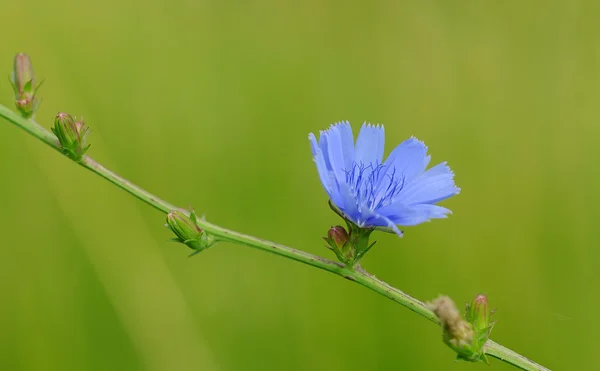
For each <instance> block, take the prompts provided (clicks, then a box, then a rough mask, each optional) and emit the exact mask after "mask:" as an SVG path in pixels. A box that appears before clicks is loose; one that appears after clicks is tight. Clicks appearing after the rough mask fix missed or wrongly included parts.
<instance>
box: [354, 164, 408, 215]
mask: <svg viewBox="0 0 600 371" xmlns="http://www.w3.org/2000/svg"><path fill="white" fill-rule="evenodd" d="M344 173H345V174H346V184H348V185H349V186H350V189H351V190H352V192H353V193H354V196H355V197H356V203H357V205H358V207H359V210H360V207H361V206H365V207H368V208H369V209H371V210H375V209H379V208H381V207H384V206H387V205H389V204H391V203H392V200H393V199H394V197H396V196H397V195H398V193H400V191H401V190H402V188H403V187H404V181H405V177H404V174H397V173H396V168H395V167H394V168H389V167H388V166H384V165H381V164H373V163H371V164H369V165H365V164H363V163H360V164H359V163H356V162H354V163H353V164H352V168H351V169H350V170H344Z"/></svg>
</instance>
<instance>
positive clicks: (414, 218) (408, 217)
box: [393, 205, 451, 226]
mask: <svg viewBox="0 0 600 371" xmlns="http://www.w3.org/2000/svg"><path fill="white" fill-rule="evenodd" d="M410 210H411V212H410V213H406V214H405V215H402V216H400V217H397V218H394V219H393V221H394V222H395V223H397V224H399V225H405V226H412V225H417V224H421V223H424V222H427V221H429V220H430V219H438V218H446V217H447V215H448V214H450V213H451V211H450V210H448V209H446V208H445V207H441V206H437V205H416V206H413V207H411V208H410Z"/></svg>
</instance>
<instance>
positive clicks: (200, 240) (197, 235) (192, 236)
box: [167, 210, 216, 255]
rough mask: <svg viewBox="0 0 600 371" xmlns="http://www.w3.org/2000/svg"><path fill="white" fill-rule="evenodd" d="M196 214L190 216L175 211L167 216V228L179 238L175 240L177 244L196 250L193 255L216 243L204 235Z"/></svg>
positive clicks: (192, 213)
mask: <svg viewBox="0 0 600 371" xmlns="http://www.w3.org/2000/svg"><path fill="white" fill-rule="evenodd" d="M195 221H196V214H195V213H194V211H192V212H191V214H190V216H187V215H186V214H185V213H183V212H181V211H178V210H174V211H171V212H170V213H169V214H167V227H169V229H170V230H171V231H173V233H175V235H176V236H177V237H176V238H175V239H173V240H174V241H175V242H181V243H183V244H185V245H186V246H188V247H189V248H190V249H192V250H194V253H192V255H193V254H196V253H199V252H200V251H202V250H204V249H206V248H209V247H210V246H212V245H213V244H214V243H215V242H216V241H215V240H214V239H213V238H212V237H211V236H209V235H208V234H206V233H204V231H203V230H202V229H201V228H200V227H198V225H197V224H196V222H195Z"/></svg>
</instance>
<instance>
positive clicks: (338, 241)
mask: <svg viewBox="0 0 600 371" xmlns="http://www.w3.org/2000/svg"><path fill="white" fill-rule="evenodd" d="M323 239H324V240H325V241H326V242H327V248H328V249H330V250H332V251H333V252H334V253H335V255H336V256H337V258H338V259H339V260H340V261H341V262H343V263H345V264H348V263H350V262H351V261H352V260H353V259H354V257H355V254H354V253H355V252H354V249H353V247H352V244H351V243H350V241H349V240H350V236H349V235H348V232H346V230H345V229H344V227H342V226H341V225H337V226H335V227H331V228H330V229H329V230H328V231H327V237H323Z"/></svg>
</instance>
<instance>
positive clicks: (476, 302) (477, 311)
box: [466, 295, 490, 332]
mask: <svg viewBox="0 0 600 371" xmlns="http://www.w3.org/2000/svg"><path fill="white" fill-rule="evenodd" d="M466 316H467V320H468V321H469V322H471V324H472V325H473V329H474V330H475V331H476V332H481V331H487V330H488V328H489V327H490V309H489V308H488V300H487V297H486V296H485V295H477V296H476V297H475V299H473V301H472V302H471V304H467V311H466Z"/></svg>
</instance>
